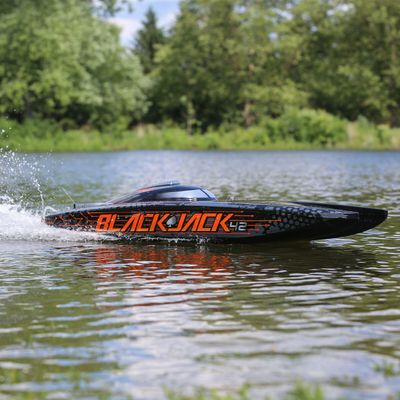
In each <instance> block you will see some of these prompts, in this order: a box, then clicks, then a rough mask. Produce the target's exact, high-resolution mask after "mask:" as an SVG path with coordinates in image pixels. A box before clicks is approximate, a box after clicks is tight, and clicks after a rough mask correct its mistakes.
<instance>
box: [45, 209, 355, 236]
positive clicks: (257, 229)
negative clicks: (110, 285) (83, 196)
mask: <svg viewBox="0 0 400 400" xmlns="http://www.w3.org/2000/svg"><path fill="white" fill-rule="evenodd" d="M45 221H46V223H48V224H49V225H53V226H56V227H60V228H66V229H74V230H86V231H96V232H101V233H106V234H112V235H116V236H123V237H127V238H135V237H162V238H185V239H197V238H199V237H203V238H207V239H211V240H216V241H219V240H228V241H249V240H252V241H255V240H269V239H303V240H313V239H319V238H325V237H335V236H337V235H336V232H338V231H342V232H343V230H344V229H345V228H346V227H347V228H348V227H349V226H352V230H356V229H357V228H356V222H357V221H358V215H357V213H354V212H350V211H343V212H339V213H338V212H337V211H335V210H327V209H326V208H325V209H318V208H315V207H307V206H300V205H297V206H296V205H293V206H286V205H252V204H241V205H238V204H229V203H219V202H204V203H201V202H196V203H195V204H194V203H168V204H166V203H163V204H160V203H146V204H140V203H138V204H135V205H132V204H130V205H118V206H106V207H101V208H88V209H81V210H72V211H70V212H67V213H60V214H53V215H49V216H47V217H46V219H45Z"/></svg>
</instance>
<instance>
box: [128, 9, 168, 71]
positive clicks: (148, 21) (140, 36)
mask: <svg viewBox="0 0 400 400" xmlns="http://www.w3.org/2000/svg"><path fill="white" fill-rule="evenodd" d="M164 42H165V35H164V32H163V30H162V29H161V28H159V27H158V25H157V16H156V14H155V12H154V10H153V9H152V8H151V7H150V8H149V9H148V10H147V13H146V17H145V20H144V22H143V27H142V29H140V30H139V32H138V33H137V37H136V39H135V43H134V53H135V54H136V55H137V56H138V57H139V60H140V62H141V64H142V67H143V71H144V72H145V73H146V74H148V73H150V72H151V71H152V70H153V69H154V60H155V56H156V51H157V47H158V46H159V45H161V44H163V43H164Z"/></svg>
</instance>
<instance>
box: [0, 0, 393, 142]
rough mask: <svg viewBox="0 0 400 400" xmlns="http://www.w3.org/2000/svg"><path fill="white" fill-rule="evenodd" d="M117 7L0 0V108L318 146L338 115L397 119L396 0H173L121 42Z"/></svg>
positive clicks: (97, 123)
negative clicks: (163, 14)
mask: <svg viewBox="0 0 400 400" xmlns="http://www.w3.org/2000/svg"><path fill="white" fill-rule="evenodd" d="M127 3H129V2H128V1H117V0H103V1H97V0H86V1H80V0H3V1H2V2H1V4H0V114H1V115H2V116H5V117H8V118H11V119H15V120H17V121H19V122H20V123H23V122H24V121H26V120H27V119H32V118H35V119H36V120H37V119H47V120H53V121H56V122H57V123H58V125H59V126H61V127H64V128H65V129H66V128H81V127H83V126H94V127H96V128H99V129H101V130H103V131H107V128H109V127H110V125H114V126H115V125H116V124H117V125H118V126H120V127H123V128H126V127H127V126H132V125H135V124H137V123H139V122H151V123H163V124H164V125H165V124H167V125H171V124H175V125H180V126H181V127H183V128H185V129H186V131H187V132H189V133H190V134H194V133H196V132H205V131H207V130H210V129H214V130H219V131H221V129H222V131H227V130H229V129H231V131H232V132H233V130H234V129H233V127H242V128H244V129H249V128H251V127H264V128H265V129H266V131H268V140H269V141H273V140H275V138H276V139H277V140H278V139H279V140H294V141H305V142H308V143H314V144H315V143H320V144H321V145H329V144H332V143H335V142H340V141H341V140H343V135H344V133H343V132H344V128H343V123H344V122H343V120H344V119H347V120H350V121H353V120H357V119H358V118H360V117H365V118H367V119H368V120H369V121H372V122H374V123H376V124H388V125H391V126H399V125H400V2H399V1H398V0H368V1H365V0H246V1H243V0H182V1H181V4H180V13H179V15H178V17H177V20H176V22H175V24H174V26H173V27H172V28H171V30H170V31H169V32H164V31H163V30H162V29H160V27H159V26H158V24H157V18H156V15H155V13H154V12H153V11H152V10H149V12H148V13H147V14H146V18H145V21H144V23H143V27H142V29H141V31H140V32H139V33H138V34H137V36H136V38H135V40H134V41H133V42H132V43H133V46H132V48H131V49H126V48H124V47H122V46H121V44H120V42H119V40H118V29H117V28H116V27H115V26H113V25H112V24H111V23H109V22H107V19H106V18H105V15H107V14H110V13H113V12H115V11H116V10H117V9H118V7H119V6H120V5H123V4H127ZM332 115H333V116H335V117H333V116H332ZM338 121H339V122H338ZM232 135H233V134H232ZM232 137H233V136H232Z"/></svg>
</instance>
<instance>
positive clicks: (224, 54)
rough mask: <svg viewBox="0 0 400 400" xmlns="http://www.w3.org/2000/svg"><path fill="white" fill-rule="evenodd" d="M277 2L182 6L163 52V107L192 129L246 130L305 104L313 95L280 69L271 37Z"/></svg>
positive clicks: (204, 1)
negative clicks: (232, 126)
mask: <svg viewBox="0 0 400 400" xmlns="http://www.w3.org/2000/svg"><path fill="white" fill-rule="evenodd" d="M277 3H279V2H275V1H269V2H268V1H260V0H248V1H246V2H243V1H240V0H187V1H183V2H182V4H181V11H180V15H179V16H178V19H177V22H176V25H175V26H174V28H173V30H172V34H171V37H170V38H169V40H168V42H167V44H166V45H165V46H163V47H162V48H161V49H160V51H159V53H158V58H157V61H158V68H157V70H156V74H155V79H156V84H157V85H158V93H159V96H160V107H161V108H162V109H163V110H165V112H166V113H167V114H168V115H170V116H172V118H173V119H176V120H179V121H182V122H185V123H186V126H187V127H188V130H189V131H191V130H192V126H193V125H198V126H200V127H201V128H206V127H207V126H209V125H216V126H218V125H220V124H221V123H223V122H234V123H242V124H243V125H245V126H246V127H248V126H250V125H252V124H253V123H254V122H257V120H258V119H260V118H261V117H262V116H263V115H265V114H269V115H275V116H276V115H279V114H281V113H282V112H283V111H284V110H285V108H287V107H290V106H301V105H302V104H305V103H306V98H307V96H306V95H300V94H302V93H303V92H302V90H301V89H300V88H298V87H297V85H296V83H295V82H293V81H291V80H290V79H289V76H288V74H287V71H286V70H285V69H283V68H282V67H281V64H282V53H281V52H280V51H279V49H278V48H277V43H276V41H275V39H274V36H273V33H274V32H275V30H276V24H277V21H278V20H279V16H278V12H277V9H276V8H275V7H273V6H276V5H277Z"/></svg>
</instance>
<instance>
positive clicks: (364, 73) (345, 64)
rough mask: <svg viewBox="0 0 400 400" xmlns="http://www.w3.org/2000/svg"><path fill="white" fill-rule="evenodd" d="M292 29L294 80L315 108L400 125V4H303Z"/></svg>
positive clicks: (315, 0) (391, 0)
mask: <svg viewBox="0 0 400 400" xmlns="http://www.w3.org/2000/svg"><path fill="white" fill-rule="evenodd" d="M286 28H287V29H288V30H287V31H286V40H288V41H290V40H291V41H292V42H294V43H297V45H296V48H294V49H292V50H293V52H292V57H291V58H292V59H293V60H295V62H294V63H293V65H292V68H291V74H292V78H293V79H295V80H296V81H298V82H301V84H302V85H304V86H306V87H307V90H308V92H309V93H310V102H311V105H312V106H313V107H316V108H323V109H325V110H327V111H329V112H331V113H333V114H336V115H340V116H344V117H346V118H349V119H355V118H357V117H358V116H359V115H364V116H366V117H368V118H369V119H371V120H373V121H375V122H390V123H391V124H392V125H398V124H399V122H400V121H399V118H400V115H399V104H400V94H399V93H400V90H399V89H400V86H399V85H400V63H399V61H400V60H399V57H398V54H400V53H399V52H400V29H399V28H400V2H398V1H396V0H368V1H364V0H348V1H335V2H334V1H322V0H302V1H300V2H299V3H298V4H297V5H296V7H294V8H293V9H292V18H291V19H290V21H289V22H288V23H287V24H286ZM288 38H290V39H288Z"/></svg>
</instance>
